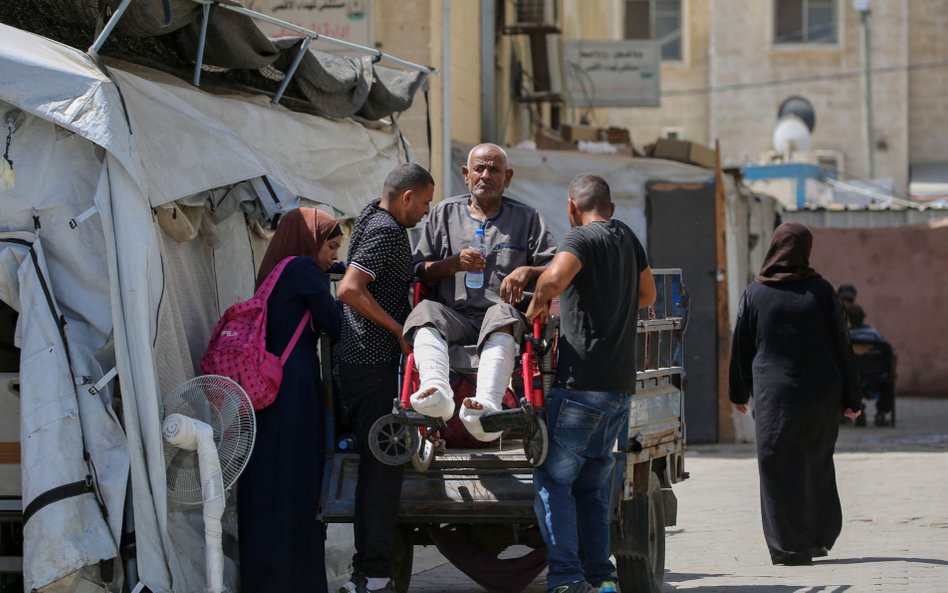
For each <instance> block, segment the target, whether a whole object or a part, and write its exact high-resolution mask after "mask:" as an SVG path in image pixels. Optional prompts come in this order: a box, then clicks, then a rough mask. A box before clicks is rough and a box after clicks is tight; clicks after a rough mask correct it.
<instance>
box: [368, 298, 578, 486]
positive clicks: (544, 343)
mask: <svg viewBox="0 0 948 593" xmlns="http://www.w3.org/2000/svg"><path fill="white" fill-rule="evenodd" d="M421 298H423V288H422V287H421V285H420V283H419V284H416V285H415V289H414V303H415V304H417V303H418V302H419V301H420V300H421ZM524 299H525V300H526V299H527V295H526V294H525V296H524ZM558 335H559V319H558V318H557V317H556V316H553V317H551V318H550V321H549V322H548V323H547V324H546V325H545V326H544V324H542V323H541V322H540V320H539V319H536V320H534V322H533V327H532V328H531V329H528V331H527V332H526V333H525V334H524V337H523V342H522V344H521V354H520V357H519V360H518V364H517V366H515V368H514V377H513V378H514V379H515V381H514V382H515V383H522V385H517V386H516V387H518V388H519V389H517V388H515V389H514V392H515V396H516V401H517V402H518V405H517V406H515V407H511V408H508V409H503V410H500V411H498V412H492V413H487V414H484V415H483V416H481V426H482V427H483V429H484V431H485V432H508V431H509V432H511V433H515V434H517V435H518V436H519V437H520V438H521V439H522V441H523V452H524V456H525V457H526V459H527V461H528V462H529V464H530V465H531V466H533V467H537V466H539V465H540V464H542V463H543V461H544V460H545V459H546V454H547V450H548V448H549V438H548V436H547V430H546V416H545V412H544V399H543V398H544V392H545V391H547V390H548V389H549V386H550V385H551V384H552V379H553V375H554V374H555V372H556V370H555V361H556V355H555V354H556V343H557V338H558ZM451 372H452V373H460V374H462V375H465V376H467V377H468V378H469V380H470V381H471V382H475V383H476V378H474V377H475V376H476V370H475V369H461V368H452V369H451ZM517 379H519V381H517ZM398 383H399V385H400V391H399V394H398V397H396V398H395V400H394V405H393V407H392V413H391V414H389V415H387V416H382V417H381V418H379V419H378V420H376V421H375V423H374V424H373V425H372V427H371V428H370V429H369V449H370V450H371V451H372V454H373V455H374V456H375V458H376V459H378V460H379V461H381V462H382V463H385V464H387V465H402V464H404V463H407V462H409V461H411V463H412V466H413V467H414V468H415V470H416V471H426V470H427V469H428V468H429V467H430V466H431V463H432V461H433V460H434V457H435V454H436V451H437V449H438V444H439V442H440V441H441V438H440V434H441V432H442V431H444V430H445V429H446V428H447V424H446V423H445V422H444V421H443V420H442V419H441V418H432V417H430V416H425V415H424V414H421V413H419V412H416V411H415V410H413V409H412V407H411V401H410V397H411V394H412V393H414V392H415V391H417V390H418V388H419V377H418V370H417V368H416V367H415V355H414V353H412V354H409V355H408V356H406V357H403V364H402V365H401V370H400V374H399V381H398ZM509 391H510V388H508V393H509ZM518 392H519V393H518ZM505 399H507V398H505Z"/></svg>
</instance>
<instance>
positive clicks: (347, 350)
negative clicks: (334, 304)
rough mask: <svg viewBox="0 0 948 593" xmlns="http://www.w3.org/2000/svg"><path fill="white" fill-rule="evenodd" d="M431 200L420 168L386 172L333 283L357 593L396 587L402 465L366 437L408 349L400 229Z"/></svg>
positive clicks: (405, 245) (406, 260)
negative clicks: (352, 446)
mask: <svg viewBox="0 0 948 593" xmlns="http://www.w3.org/2000/svg"><path fill="white" fill-rule="evenodd" d="M433 196H434V180H433V179H432V178H431V174H430V173H428V171H426V170H425V169H424V168H422V167H421V166H419V165H417V164H415V163H407V164H404V165H401V166H399V167H397V168H396V169H395V170H394V171H392V172H391V173H389V174H388V177H386V178H385V186H384V188H383V190H382V198H381V199H379V200H375V201H373V202H371V203H370V204H369V205H367V206H366V207H365V209H363V210H362V213H361V214H359V218H358V220H357V221H356V226H355V229H354V230H353V231H352V237H351V239H350V241H349V266H348V269H347V270H346V275H345V276H344V277H343V279H342V281H341V282H340V283H339V290H338V296H339V300H341V301H342V302H343V303H345V308H344V312H343V324H342V341H341V344H340V350H339V371H340V382H341V385H342V399H343V401H345V403H346V405H347V407H348V408H349V412H350V414H351V417H352V422H353V425H354V426H355V431H356V442H357V444H358V447H359V450H360V451H361V455H360V456H359V479H358V482H357V484H356V493H355V516H354V518H353V530H354V534H355V549H356V552H355V555H354V556H353V558H352V567H353V575H352V579H351V580H350V582H349V583H348V584H347V587H348V589H349V590H351V591H353V592H356V593H363V592H370V591H384V592H389V591H394V590H395V589H394V587H393V585H392V584H391V582H390V577H391V568H390V565H391V550H392V540H393V535H394V530H395V515H396V513H397V512H398V503H399V497H400V494H401V488H402V472H403V468H402V467H401V466H399V467H393V466H389V465H385V464H383V463H381V462H380V461H378V460H377V459H376V458H375V457H374V456H373V455H372V454H371V453H370V452H369V443H368V435H369V429H370V428H371V427H372V424H373V423H374V422H375V421H376V420H378V419H379V418H381V417H382V416H385V415H386V414H389V413H391V410H392V399H393V398H394V397H395V396H396V395H397V394H398V362H399V356H400V355H401V354H402V353H408V352H409V351H410V347H409V346H408V344H407V343H406V342H405V340H404V338H402V324H403V323H404V322H405V318H406V317H408V313H409V312H410V310H411V304H410V303H409V301H408V293H409V288H410V286H411V279H412V254H411V246H410V244H409V242H408V234H407V233H406V232H405V229H406V228H409V227H413V226H415V225H416V224H418V222H419V221H420V220H421V219H422V217H424V215H425V214H427V213H428V204H429V203H430V202H431V199H432V197H433ZM344 589H346V587H344Z"/></svg>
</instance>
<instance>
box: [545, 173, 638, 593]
mask: <svg viewBox="0 0 948 593" xmlns="http://www.w3.org/2000/svg"><path fill="white" fill-rule="evenodd" d="M567 209H568V213H569V221H570V225H571V226H572V228H571V229H570V231H569V233H568V234H567V235H566V237H565V238H564V239H563V242H562V243H560V246H559V249H558V250H557V253H556V256H555V257H554V258H553V261H552V262H551V263H550V265H549V267H548V268H547V269H546V271H544V272H543V274H542V275H541V276H540V278H539V280H538V281H537V290H536V293H535V294H534V297H533V300H532V301H531V302H530V307H529V309H528V310H527V319H529V320H531V321H532V320H533V319H534V318H535V317H537V316H546V315H547V314H548V308H549V304H550V301H551V300H552V299H553V298H554V297H556V296H559V295H560V294H561V293H562V296H561V297H560V311H561V317H560V337H559V344H558V351H557V352H558V361H557V368H556V381H555V383H554V388H553V389H552V390H551V392H550V394H549V395H548V396H547V398H546V411H547V431H548V433H549V441H550V449H549V453H548V454H547V458H546V461H545V462H544V464H543V465H542V466H540V467H538V468H537V469H536V470H535V471H534V473H533V483H534V488H535V490H536V503H535V507H536V513H537V519H538V521H539V523H540V531H541V533H542V534H543V539H544V540H545V541H546V545H547V563H548V564H549V572H548V573H547V589H548V590H549V591H554V592H556V593H593V592H595V591H596V590H597V589H596V587H598V588H599V589H598V590H599V591H616V587H615V582H616V580H617V579H616V573H615V566H614V565H613V564H612V562H611V561H610V559H609V557H610V555H611V552H610V542H609V488H610V486H611V484H612V467H613V456H612V453H613V451H614V450H615V443H616V439H617V438H618V436H619V430H620V428H621V427H622V426H624V425H625V420H626V419H627V418H628V415H629V403H630V401H631V399H632V395H633V394H634V392H635V380H636V375H635V373H636V371H635V360H636V356H635V341H636V321H637V315H636V314H637V311H638V309H639V308H640V307H647V306H649V305H651V304H652V303H654V302H655V281H654V279H653V278H652V271H651V269H650V268H649V266H648V261H647V260H646V257H645V250H644V249H643V248H642V244H641V243H640V242H639V240H638V238H637V237H636V236H635V233H633V232H632V230H631V229H630V228H629V227H628V226H626V225H625V224H624V223H622V222H621V221H618V220H613V219H612V213H613V210H614V209H615V207H614V205H613V203H612V198H611V195H610V192H609V185H608V184H607V183H606V181H605V180H604V179H603V178H601V177H599V176H597V175H591V174H585V175H580V176H578V177H576V178H575V179H573V181H572V183H570V186H569V192H568V200H567ZM579 525H582V526H583V529H582V541H580V530H579ZM580 549H582V550H583V555H582V559H580V555H579V550H580ZM594 585H595V586H594Z"/></svg>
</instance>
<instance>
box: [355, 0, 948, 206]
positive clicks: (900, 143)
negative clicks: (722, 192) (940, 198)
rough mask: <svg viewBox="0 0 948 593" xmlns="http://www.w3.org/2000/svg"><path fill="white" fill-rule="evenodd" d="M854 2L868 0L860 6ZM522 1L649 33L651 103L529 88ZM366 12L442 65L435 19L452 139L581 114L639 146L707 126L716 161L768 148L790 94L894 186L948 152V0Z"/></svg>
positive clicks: (437, 142)
mask: <svg viewBox="0 0 948 593" xmlns="http://www.w3.org/2000/svg"><path fill="white" fill-rule="evenodd" d="M864 8H869V9H870V10H871V11H870V12H869V13H868V18H865V19H864V17H863V14H862V12H861V11H860V9H864ZM530 11H532V12H533V13H539V14H543V15H544V16H543V17H542V18H545V19H546V20H548V21H549V22H550V24H552V25H553V26H555V27H556V28H557V29H558V31H559V34H557V33H551V34H550V35H551V36H550V39H553V40H554V43H560V44H562V43H563V42H569V41H572V40H588V41H593V40H621V39H644V38H647V39H655V40H657V41H658V43H659V44H660V46H661V54H662V61H661V67H660V76H661V102H660V105H659V106H657V107H590V106H588V105H584V104H583V102H582V100H581V99H576V98H574V100H573V101H571V102H568V103H566V104H560V109H559V113H557V114H556V115H554V114H551V107H555V106H556V103H555V102H549V101H544V100H542V97H541V100H535V99H531V98H530V97H531V94H532V95H533V96H534V97H536V96H537V95H540V94H541V93H538V92H536V91H535V89H534V88H533V87H534V86H535V84H536V80H535V75H537V74H538V72H537V60H536V58H535V56H534V55H533V50H535V49H536V45H535V44H531V38H530V36H529V35H528V34H526V33H524V31H523V30H522V29H517V28H516V27H513V30H512V27H511V26H512V25H517V24H518V21H519V20H520V19H522V18H524V14H525V12H530ZM445 15H448V18H449V20H450V23H449V25H448V26H447V27H444V26H442V21H443V20H444V18H445ZM373 16H374V24H373V30H374V32H375V39H376V43H378V44H380V45H381V47H382V48H383V49H384V50H388V51H392V52H393V53H395V54H396V55H402V56H405V57H406V58H407V59H413V60H415V61H422V62H425V63H429V64H431V65H434V66H436V67H438V68H439V69H442V72H443V66H444V65H443V64H442V63H441V62H442V60H441V55H442V49H443V48H444V47H445V43H444V42H445V39H444V34H445V32H447V33H448V35H449V36H450V38H449V42H450V43H449V44H448V45H449V51H450V53H451V63H450V73H449V76H448V84H449V86H450V97H451V104H450V106H449V111H450V118H449V122H450V127H451V129H450V134H449V137H450V138H451V139H453V140H454V141H459V142H465V143H473V142H477V141H481V140H493V141H497V142H500V143H502V144H510V145H513V144H517V143H518V142H521V141H523V140H526V139H530V138H532V137H534V135H535V133H536V128H537V127H538V126H541V127H542V126H546V127H550V126H551V125H552V126H554V127H555V125H556V124H557V123H566V124H574V125H575V124H579V123H588V124H589V125H592V126H598V127H609V126H618V127H624V128H628V129H629V130H630V131H631V134H632V139H633V142H634V143H635V145H636V146H637V147H641V146H643V145H645V144H649V143H651V142H654V141H655V139H657V138H659V137H663V136H665V137H677V138H683V139H687V140H693V141H696V142H700V143H703V144H708V145H713V143H714V142H715V141H716V140H718V141H720V143H721V148H722V152H723V156H724V160H725V162H727V163H730V164H734V165H743V164H747V163H756V162H760V160H761V158H762V156H763V155H764V154H765V153H767V152H768V151H770V150H771V149H772V134H773V130H774V127H775V125H776V123H777V110H778V108H779V106H780V104H781V103H782V102H783V100H784V99H786V98H787V97H789V96H792V95H799V96H803V97H805V98H806V99H808V100H809V101H810V103H812V105H813V107H814V111H815V114H816V126H815V128H814V130H813V133H812V148H813V149H815V150H818V151H821V152H824V153H826V154H829V155H832V158H831V159H830V162H831V163H832V166H834V167H835V168H836V169H837V173H838V175H839V177H840V178H841V179H847V178H849V179H863V180H865V179H870V178H872V179H884V180H891V181H892V182H893V186H894V188H895V194H896V195H897V196H901V197H905V196H907V195H908V194H909V193H910V188H909V184H910V182H911V171H912V169H913V167H917V166H918V165H926V166H927V171H928V172H929V173H930V172H931V171H932V167H933V166H934V170H935V171H936V174H935V176H936V177H937V171H938V170H941V169H944V170H946V171H948V166H945V167H942V166H941V164H942V163H948V134H945V133H943V130H945V129H946V126H948V105H946V103H945V101H944V100H943V97H944V96H945V91H946V90H948V39H946V38H945V36H944V35H943V31H944V30H945V29H946V27H948V0H912V1H909V0H884V1H883V0H874V1H873V0H855V1H854V0H493V1H490V0H482V1H481V2H475V1H473V0H454V1H450V0H399V1H398V2H395V1H393V0H376V1H375V2H374V3H373ZM864 20H865V21H866V22H867V23H868V27H866V28H864V25H863V22H864ZM866 30H868V32H869V43H868V56H869V62H870V65H871V118H872V123H871V131H872V133H871V139H870V138H869V134H867V104H868V103H869V101H868V100H867V93H866V91H865V87H864V81H863V73H864V68H865V63H864V49H865V48H866V47H867V46H866V45H865V44H864V41H863V34H864V31H866ZM562 56H563V54H562V50H561V49H560V51H559V53H557V52H556V51H555V50H551V52H550V56H549V59H550V61H549V62H547V64H548V67H549V68H550V69H551V70H557V69H559V76H561V77H563V80H565V77H567V76H569V65H568V64H564V63H563V57H562ZM444 82H445V77H444V76H435V77H432V79H431V91H430V93H429V98H430V113H431V119H432V124H433V126H434V127H433V128H432V136H433V141H432V150H431V153H432V155H433V159H434V160H433V161H432V162H431V163H430V164H431V165H432V169H433V170H434V171H435V172H436V173H440V171H441V164H440V163H441V160H440V159H441V154H442V153H443V151H442V146H443V142H442V128H441V122H442V119H443V114H444V112H443V109H442V107H443V106H442V92H441V88H442V86H441V85H442V84H444ZM556 90H558V89H554V91H556ZM424 110H425V105H424V102H423V101H417V102H416V104H415V105H414V106H413V107H412V109H411V110H409V111H408V112H406V113H405V114H403V115H402V117H401V120H400V124H401V125H402V129H403V130H404V131H405V132H406V135H407V136H408V137H409V139H410V140H412V142H413V144H414V146H415V147H416V148H418V150H416V156H417V158H418V160H419V161H420V162H423V163H426V162H427V160H428V154H427V152H428V151H427V149H426V146H427V140H426V124H425V121H426V120H425V115H424ZM867 147H869V148H871V160H872V163H873V166H872V167H870V152H869V151H868V150H867ZM946 176H948V175H946Z"/></svg>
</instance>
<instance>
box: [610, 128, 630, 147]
mask: <svg viewBox="0 0 948 593" xmlns="http://www.w3.org/2000/svg"><path fill="white" fill-rule="evenodd" d="M606 141H607V142H609V144H629V145H631V144H632V136H630V135H629V130H628V129H626V128H616V127H611V128H609V129H608V130H606Z"/></svg>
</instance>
